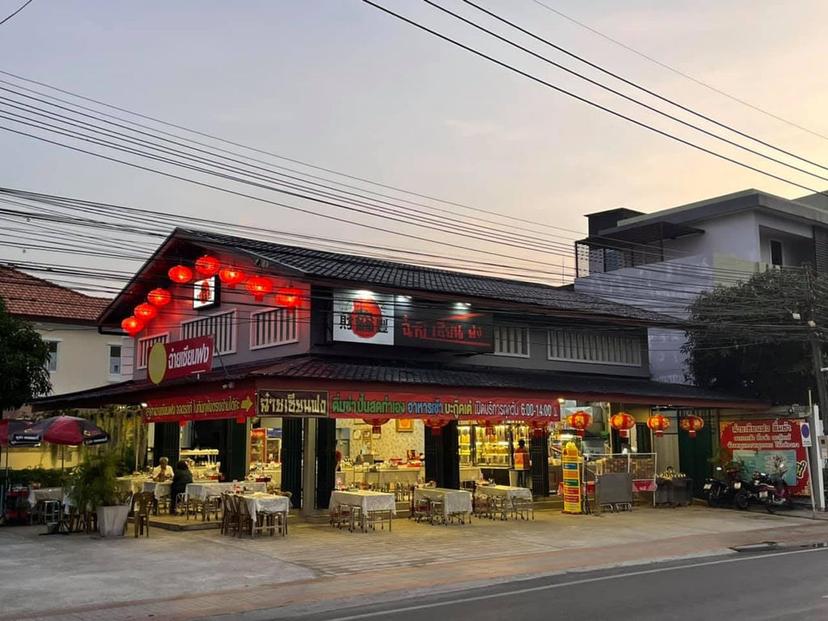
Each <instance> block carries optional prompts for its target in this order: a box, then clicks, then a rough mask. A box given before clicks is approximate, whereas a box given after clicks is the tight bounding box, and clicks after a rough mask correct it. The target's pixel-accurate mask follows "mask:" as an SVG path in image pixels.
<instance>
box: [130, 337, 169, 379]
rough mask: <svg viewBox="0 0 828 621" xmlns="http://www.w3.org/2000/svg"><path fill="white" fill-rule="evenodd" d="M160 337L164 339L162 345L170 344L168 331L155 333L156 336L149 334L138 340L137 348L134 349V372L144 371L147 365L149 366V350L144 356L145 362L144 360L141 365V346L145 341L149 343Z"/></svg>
mask: <svg viewBox="0 0 828 621" xmlns="http://www.w3.org/2000/svg"><path fill="white" fill-rule="evenodd" d="M161 336H163V337H164V339H165V340H164V341H163V342H164V343H169V342H170V333H169V331H167V332H157V333H156V334H150V335H147V336H145V337H143V338H140V339H138V346H137V347H136V348H135V369H136V370H141V369H146V368H147V365H148V364H149V350H147V353H146V356H145V358H146V360H144V364H143V365H142V364H141V344H142V343H144V342H146V341H150V340H152V339H157V338H158V337H161ZM153 344H154V343H153Z"/></svg>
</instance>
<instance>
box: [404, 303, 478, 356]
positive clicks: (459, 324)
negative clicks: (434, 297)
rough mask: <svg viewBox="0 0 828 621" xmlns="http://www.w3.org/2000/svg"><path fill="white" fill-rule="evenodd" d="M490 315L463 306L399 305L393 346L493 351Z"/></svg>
mask: <svg viewBox="0 0 828 621" xmlns="http://www.w3.org/2000/svg"><path fill="white" fill-rule="evenodd" d="M493 331H494V329H493V322H492V315H491V313H479V312H474V311H472V310H470V309H469V308H468V307H467V306H466V305H462V304H445V305H440V306H438V307H435V306H433V305H431V306H421V305H419V303H417V304H416V305H415V304H412V303H407V304H397V305H396V308H395V314H394V343H395V344H396V345H403V346H408V347H426V348H429V349H450V350H458V351H475V352H480V353H485V352H492V351H494V337H493Z"/></svg>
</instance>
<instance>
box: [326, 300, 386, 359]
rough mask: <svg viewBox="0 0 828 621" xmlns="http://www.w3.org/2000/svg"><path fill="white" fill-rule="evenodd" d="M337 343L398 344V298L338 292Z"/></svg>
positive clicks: (334, 323)
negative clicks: (395, 304)
mask: <svg viewBox="0 0 828 621" xmlns="http://www.w3.org/2000/svg"><path fill="white" fill-rule="evenodd" d="M332 317H333V325H332V330H333V340H334V341H345V342H348V343H370V344H371V345H393V344H394V296H392V295H387V294H384V293H374V292H373V291H362V290H352V289H336V290H334V293H333V315H332Z"/></svg>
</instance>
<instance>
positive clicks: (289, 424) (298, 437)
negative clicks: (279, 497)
mask: <svg viewBox="0 0 828 621" xmlns="http://www.w3.org/2000/svg"><path fill="white" fill-rule="evenodd" d="M280 459H281V462H282V485H281V487H282V489H283V490H285V491H287V492H290V493H291V499H290V502H291V505H293V508H294V509H298V508H300V507H301V506H302V419H301V418H283V419H282V455H281V457H280Z"/></svg>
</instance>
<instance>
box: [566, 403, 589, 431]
mask: <svg viewBox="0 0 828 621" xmlns="http://www.w3.org/2000/svg"><path fill="white" fill-rule="evenodd" d="M590 423H592V414H590V413H589V412H586V411H584V410H578V411H577V412H575V413H573V414H570V415H569V416H567V417H566V424H567V426H568V427H570V428H571V429H574V430H575V431H576V432H577V433H578V435H579V436H581V437H583V435H584V432H585V431H586V428H587V427H589V425H590Z"/></svg>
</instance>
